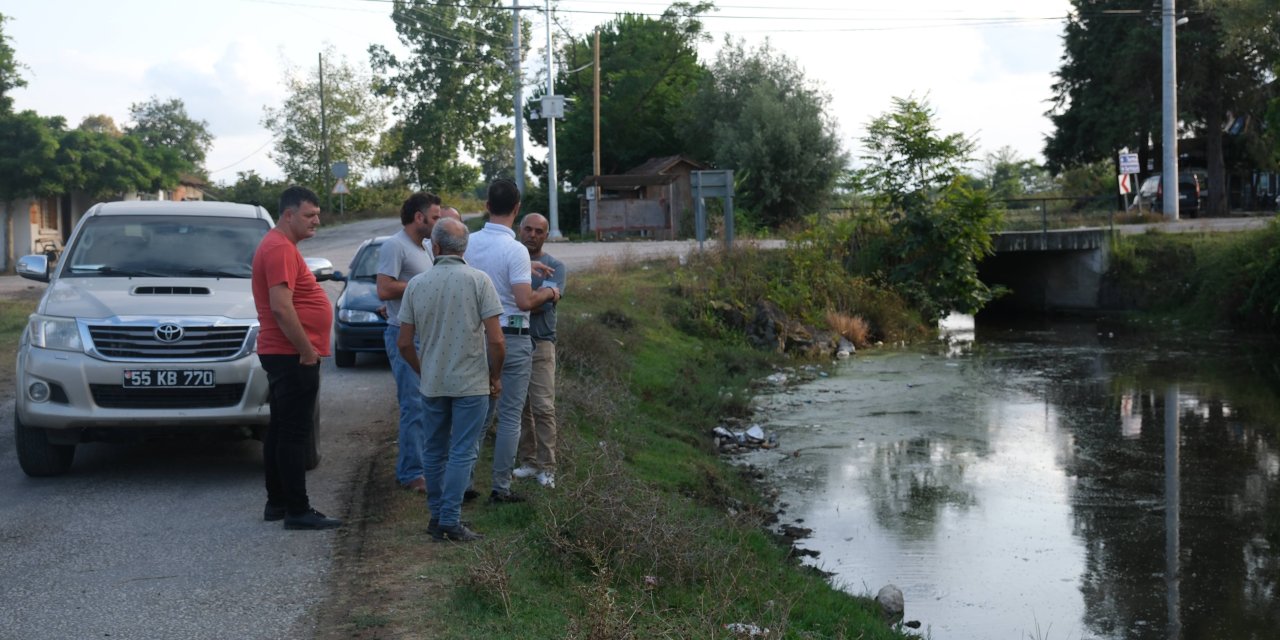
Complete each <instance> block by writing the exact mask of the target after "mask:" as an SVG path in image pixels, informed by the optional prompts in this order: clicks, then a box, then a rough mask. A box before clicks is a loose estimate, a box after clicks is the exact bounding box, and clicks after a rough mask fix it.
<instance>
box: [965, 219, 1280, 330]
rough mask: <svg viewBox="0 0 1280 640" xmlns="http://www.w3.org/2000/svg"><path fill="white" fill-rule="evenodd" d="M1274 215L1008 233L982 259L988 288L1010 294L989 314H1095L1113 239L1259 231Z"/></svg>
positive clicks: (980, 271)
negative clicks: (1155, 232)
mask: <svg viewBox="0 0 1280 640" xmlns="http://www.w3.org/2000/svg"><path fill="white" fill-rule="evenodd" d="M1273 219H1274V217H1273V216H1258V217H1237V218H1206V219H1196V220H1180V221H1177V222H1160V223H1154V224H1140V225H1118V226H1116V227H1115V228H1114V230H1113V229H1111V228H1104V227H1091V228H1082V229H1050V230H1040V231H1004V232H1001V233H997V234H996V235H995V237H994V241H995V242H994V244H995V255H994V256H990V257H988V258H987V259H986V260H983V261H982V263H981V264H980V265H979V266H978V275H979V277H980V278H981V279H982V281H983V282H985V283H986V284H987V285H989V286H993V287H994V286H997V285H1002V286H1004V287H1007V288H1009V289H1010V290H1012V293H1011V294H1010V295H1007V296H1005V297H1004V298H1002V299H1000V300H997V301H995V302H993V303H992V304H991V305H990V306H989V309H990V310H992V311H999V310H1002V309H1003V310H1024V311H1092V310H1096V309H1098V308H1099V304H1098V302H1099V295H1098V294H1099V292H1100V290H1101V284H1102V275H1103V274H1104V273H1106V271H1107V259H1108V257H1109V256H1110V240H1111V237H1112V235H1113V234H1119V235H1132V234H1137V233H1146V232H1148V231H1151V230H1159V231H1160V232H1162V233H1221V232H1232V231H1243V230H1247V229H1259V228H1262V227H1264V226H1266V225H1267V224H1270V222H1271V221H1272V220H1273Z"/></svg>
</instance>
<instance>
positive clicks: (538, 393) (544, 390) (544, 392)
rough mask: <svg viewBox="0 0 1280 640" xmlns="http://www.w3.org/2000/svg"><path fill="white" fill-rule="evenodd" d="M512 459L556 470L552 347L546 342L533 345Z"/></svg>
mask: <svg viewBox="0 0 1280 640" xmlns="http://www.w3.org/2000/svg"><path fill="white" fill-rule="evenodd" d="M516 459H517V460H519V461H520V464H522V465H528V466H531V467H536V468H538V469H541V470H543V471H554V470H555V467H556V343H554V342H551V341H548V340H534V341H533V369H532V371H531V372H530V374H529V394H528V396H527V397H526V398H525V401H524V413H523V414H522V415H521V420H520V447H519V449H518V450H517V452H516Z"/></svg>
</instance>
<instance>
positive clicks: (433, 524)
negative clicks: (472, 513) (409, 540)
mask: <svg viewBox="0 0 1280 640" xmlns="http://www.w3.org/2000/svg"><path fill="white" fill-rule="evenodd" d="M458 524H460V525H462V526H464V527H468V528H470V527H471V521H470V520H459V521H458ZM427 533H429V534H431V537H432V538H434V537H436V536H437V535H439V533H440V521H439V520H436V519H435V518H432V519H431V520H430V521H429V522H427Z"/></svg>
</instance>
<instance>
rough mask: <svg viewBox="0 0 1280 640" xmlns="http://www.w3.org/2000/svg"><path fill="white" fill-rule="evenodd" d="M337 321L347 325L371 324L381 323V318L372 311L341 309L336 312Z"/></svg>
mask: <svg viewBox="0 0 1280 640" xmlns="http://www.w3.org/2000/svg"><path fill="white" fill-rule="evenodd" d="M338 319H339V320H341V321H343V322H346V323H347V324H373V323H375V322H380V321H382V316H380V315H378V314H376V313H374V312H372V311H361V310H359V309H342V310H340V311H338Z"/></svg>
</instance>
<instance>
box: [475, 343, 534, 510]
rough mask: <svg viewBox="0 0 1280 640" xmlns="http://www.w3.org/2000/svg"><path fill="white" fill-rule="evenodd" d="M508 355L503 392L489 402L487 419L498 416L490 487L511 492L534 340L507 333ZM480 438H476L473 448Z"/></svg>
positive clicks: (477, 447) (503, 375)
mask: <svg viewBox="0 0 1280 640" xmlns="http://www.w3.org/2000/svg"><path fill="white" fill-rule="evenodd" d="M506 339H507V357H506V358H505V359H504V360H503V361H502V395H500V396H498V401H497V402H494V403H492V404H493V407H491V408H490V409H489V414H490V415H489V416H488V419H486V420H485V424H489V422H490V421H491V420H492V419H493V414H494V413H496V414H497V417H498V426H497V437H496V438H495V439H494V442H493V489H494V490H495V491H497V492H498V493H507V492H508V491H511V471H512V470H514V469H515V467H516V449H517V448H518V447H519V446H520V414H521V413H522V412H523V411H524V400H525V398H526V397H527V396H528V395H529V374H530V372H532V371H533V340H531V339H530V338H529V336H527V335H526V336H515V335H508V336H506ZM479 450H480V441H479V440H477V441H476V451H477V452H478V451H479Z"/></svg>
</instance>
